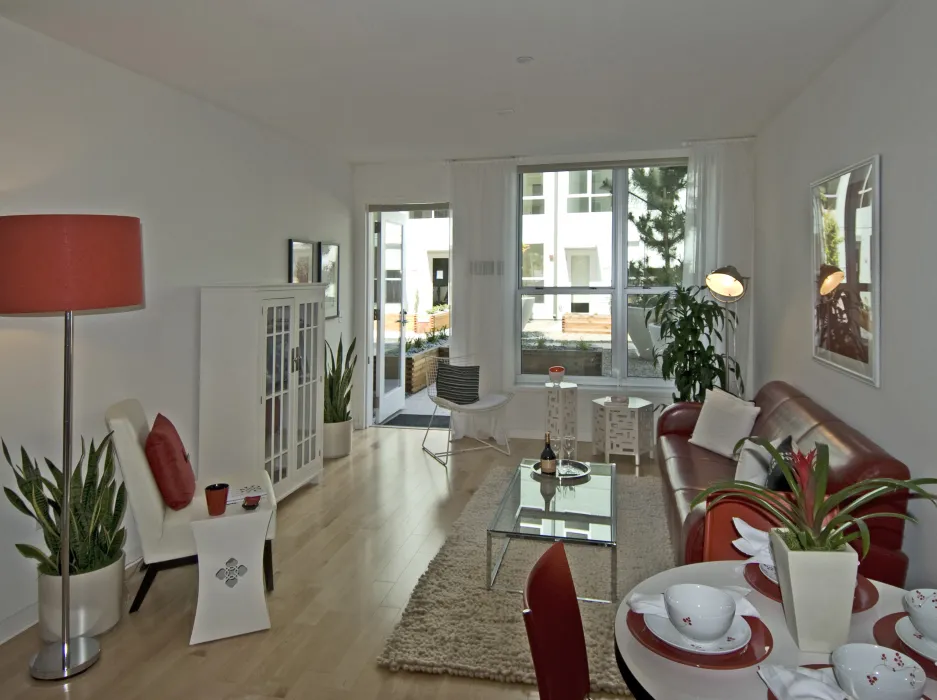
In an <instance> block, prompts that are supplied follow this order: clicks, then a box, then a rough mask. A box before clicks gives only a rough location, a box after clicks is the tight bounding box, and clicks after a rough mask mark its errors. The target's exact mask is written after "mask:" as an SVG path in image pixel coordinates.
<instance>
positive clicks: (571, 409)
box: [545, 382, 579, 440]
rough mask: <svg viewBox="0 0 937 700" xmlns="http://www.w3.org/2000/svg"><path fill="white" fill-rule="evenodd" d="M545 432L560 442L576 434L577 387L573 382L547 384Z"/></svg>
mask: <svg viewBox="0 0 937 700" xmlns="http://www.w3.org/2000/svg"><path fill="white" fill-rule="evenodd" d="M545 386H546V388H547V430H548V431H549V432H550V435H552V436H553V437H556V438H559V439H560V440H562V439H563V438H564V437H566V436H567V435H576V436H578V435H579V434H578V433H577V432H576V414H577V413H578V410H579V385H578V384H574V383H573V382H560V383H559V384H554V383H553V382H547V383H546V384H545Z"/></svg>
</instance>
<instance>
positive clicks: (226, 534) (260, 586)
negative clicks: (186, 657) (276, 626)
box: [189, 483, 273, 644]
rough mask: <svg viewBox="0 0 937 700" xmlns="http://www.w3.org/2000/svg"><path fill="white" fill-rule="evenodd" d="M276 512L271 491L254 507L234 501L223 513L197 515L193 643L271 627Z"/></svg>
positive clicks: (194, 529) (193, 526)
mask: <svg viewBox="0 0 937 700" xmlns="http://www.w3.org/2000/svg"><path fill="white" fill-rule="evenodd" d="M231 486H232V487H234V486H235V484H233V483H232V484H231ZM229 493H231V492H229ZM272 514H273V510H272V509H271V498H270V496H269V495H268V496H264V497H263V498H262V499H261V500H260V504H259V505H258V506H257V509H256V510H254V511H247V510H244V508H242V507H241V506H240V505H239V504H229V505H228V507H227V509H226V510H225V512H224V514H223V515H217V516H214V517H212V516H206V517H204V518H200V519H198V520H193V521H192V533H193V534H194V535H195V547H196V550H197V552H198V603H197V605H196V608H195V623H194V624H193V625H192V637H191V638H190V639H189V644H201V643H202V642H210V641H212V640H214V639H223V638H225V637H233V636H235V635H239V634H248V633H249V632H257V631H259V630H266V629H270V616H269V615H268V613H267V600H266V597H265V594H264V576H263V554H264V541H265V540H266V537H267V527H268V526H269V524H270V518H271V516H272Z"/></svg>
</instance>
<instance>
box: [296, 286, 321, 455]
mask: <svg viewBox="0 0 937 700" xmlns="http://www.w3.org/2000/svg"><path fill="white" fill-rule="evenodd" d="M317 311H318V304H313V303H312V302H303V303H301V304H299V327H298V329H297V333H298V336H297V348H296V356H297V361H298V372H297V381H296V413H297V420H296V433H295V436H294V441H295V446H296V459H295V460H294V461H295V464H296V469H302V468H303V467H305V466H307V465H308V464H309V463H310V462H311V461H312V459H313V458H314V457H315V453H314V452H313V451H311V450H310V442H311V441H312V440H313V439H314V434H315V430H316V421H317V420H318V416H317V415H316V410H315V405H316V404H315V400H314V396H315V389H316V387H317V385H318V377H317V374H316V365H315V360H316V357H315V352H314V348H315V342H316V334H317V333H318V332H319V327H318V323H317V321H318V314H317V313H316V312H317Z"/></svg>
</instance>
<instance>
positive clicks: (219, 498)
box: [205, 484, 228, 515]
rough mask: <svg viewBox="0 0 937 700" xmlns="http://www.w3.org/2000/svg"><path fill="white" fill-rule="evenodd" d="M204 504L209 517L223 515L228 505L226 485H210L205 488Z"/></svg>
mask: <svg viewBox="0 0 937 700" xmlns="http://www.w3.org/2000/svg"><path fill="white" fill-rule="evenodd" d="M205 502H206V503H207V504H208V514H209V515H224V511H225V508H226V507H227V505H228V485H227V484H211V485H209V486H206V487H205Z"/></svg>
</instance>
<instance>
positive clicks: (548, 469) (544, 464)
mask: <svg viewBox="0 0 937 700" xmlns="http://www.w3.org/2000/svg"><path fill="white" fill-rule="evenodd" d="M545 443H546V444H544V446H543V452H541V453H540V471H541V472H542V473H544V474H556V453H555V452H553V448H552V447H550V433H547V434H546V437H545Z"/></svg>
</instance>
